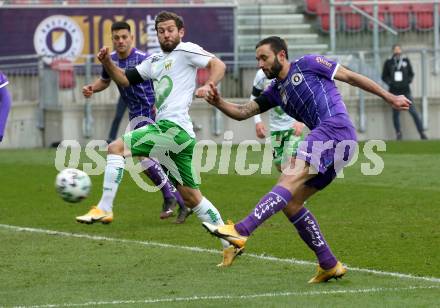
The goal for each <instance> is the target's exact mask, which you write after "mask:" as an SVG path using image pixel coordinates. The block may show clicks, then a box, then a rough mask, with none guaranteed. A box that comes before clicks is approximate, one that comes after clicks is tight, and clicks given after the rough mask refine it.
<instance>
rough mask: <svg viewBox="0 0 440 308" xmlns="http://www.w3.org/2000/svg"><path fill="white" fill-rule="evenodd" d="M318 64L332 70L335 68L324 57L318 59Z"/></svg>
mask: <svg viewBox="0 0 440 308" xmlns="http://www.w3.org/2000/svg"><path fill="white" fill-rule="evenodd" d="M316 62H318V63H319V64H322V65H324V66H326V67H327V68H332V66H333V64H331V63H330V62H328V61H327V60H326V59H324V58H322V57H316Z"/></svg>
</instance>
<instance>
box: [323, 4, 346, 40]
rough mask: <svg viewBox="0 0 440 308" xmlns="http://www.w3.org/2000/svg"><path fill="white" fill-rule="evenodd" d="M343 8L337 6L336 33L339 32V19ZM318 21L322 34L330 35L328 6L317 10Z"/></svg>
mask: <svg viewBox="0 0 440 308" xmlns="http://www.w3.org/2000/svg"><path fill="white" fill-rule="evenodd" d="M341 10H342V8H341V7H340V6H337V7H336V8H335V12H336V16H335V19H336V31H339V25H340V22H339V17H340V13H341ZM317 15H318V20H319V28H320V30H321V31H322V32H325V33H328V32H329V31H330V9H329V7H328V5H321V6H319V7H318V10H317Z"/></svg>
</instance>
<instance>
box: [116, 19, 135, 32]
mask: <svg viewBox="0 0 440 308" xmlns="http://www.w3.org/2000/svg"><path fill="white" fill-rule="evenodd" d="M117 30H128V32H131V28H130V25H129V24H128V23H126V22H125V21H116V22H114V23H113V24H112V32H113V31H117Z"/></svg>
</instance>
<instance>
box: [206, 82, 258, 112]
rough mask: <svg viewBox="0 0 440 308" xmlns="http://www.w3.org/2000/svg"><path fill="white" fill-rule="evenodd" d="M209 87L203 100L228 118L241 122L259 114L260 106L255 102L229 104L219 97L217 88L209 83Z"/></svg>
mask: <svg viewBox="0 0 440 308" xmlns="http://www.w3.org/2000/svg"><path fill="white" fill-rule="evenodd" d="M209 86H210V90H209V91H208V92H207V94H206V95H205V100H206V101H207V102H208V103H210V104H211V105H213V106H215V107H216V108H218V109H219V110H221V111H222V112H223V113H224V114H226V115H227V116H228V117H230V118H233V119H235V120H238V121H242V120H246V119H248V118H250V117H252V116H254V115H256V114H259V113H260V106H259V105H258V103H257V102H256V101H249V102H248V103H246V104H234V103H230V102H227V101H225V100H224V99H223V98H222V97H221V96H220V94H219V92H218V90H217V87H216V86H215V85H214V84H213V83H210V84H209Z"/></svg>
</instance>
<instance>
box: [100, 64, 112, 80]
mask: <svg viewBox="0 0 440 308" xmlns="http://www.w3.org/2000/svg"><path fill="white" fill-rule="evenodd" d="M101 79H102V80H109V79H110V75H109V74H108V73H107V71H106V70H105V68H104V67H102V70H101Z"/></svg>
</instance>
